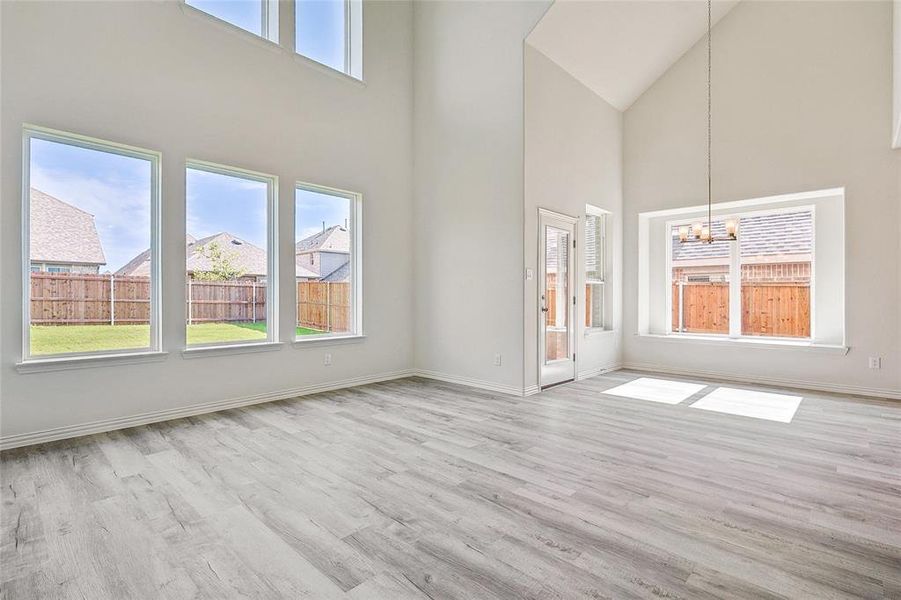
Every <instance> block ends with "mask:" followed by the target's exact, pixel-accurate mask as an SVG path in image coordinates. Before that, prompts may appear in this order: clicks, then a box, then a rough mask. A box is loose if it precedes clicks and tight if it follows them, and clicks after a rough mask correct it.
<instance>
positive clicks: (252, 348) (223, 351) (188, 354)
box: [181, 342, 284, 358]
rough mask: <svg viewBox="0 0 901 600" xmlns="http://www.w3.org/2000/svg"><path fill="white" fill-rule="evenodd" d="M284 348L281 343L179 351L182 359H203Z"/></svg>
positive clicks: (202, 347) (225, 345)
mask: <svg viewBox="0 0 901 600" xmlns="http://www.w3.org/2000/svg"><path fill="white" fill-rule="evenodd" d="M282 346H284V344H283V343H282V342H254V343H251V344H223V345H221V346H196V347H192V348H185V349H184V350H182V351H181V355H182V357H183V358H205V357H207V356H227V355H230V354H249V353H251V352H272V351H273V350H279V349H281V347H282Z"/></svg>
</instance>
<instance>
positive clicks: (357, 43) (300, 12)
mask: <svg viewBox="0 0 901 600" xmlns="http://www.w3.org/2000/svg"><path fill="white" fill-rule="evenodd" d="M294 6H295V8H294V20H295V22H294V25H295V42H294V44H295V49H296V50H297V52H298V53H299V54H302V55H303V56H306V57H307V58H310V59H312V60H315V61H316V62H318V63H321V64H323V65H326V66H328V67H331V68H332V69H335V70H337V71H341V72H343V73H346V74H348V75H351V76H353V77H356V78H357V79H361V78H362V65H361V62H362V60H361V59H362V48H361V45H362V31H361V29H362V11H363V3H362V1H361V0H297V1H296V2H295V5H294Z"/></svg>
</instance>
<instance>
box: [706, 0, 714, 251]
mask: <svg viewBox="0 0 901 600" xmlns="http://www.w3.org/2000/svg"><path fill="white" fill-rule="evenodd" d="M712 4H713V0H707V228H708V231H709V232H710V234H709V235H710V239H711V240H712V239H713V204H712V203H713V182H712V178H713V176H712V173H711V162H712V160H711V147H712V145H713V134H712V128H711V121H712V118H711V110H712V102H711V95H712V94H711V89H712V88H711V84H710V78H711V72H712V65H711V63H712V62H713V61H712V57H713V55H712V52H711V40H710V37H711V35H710V33H711V28H712V19H711V13H712V10H711V7H712Z"/></svg>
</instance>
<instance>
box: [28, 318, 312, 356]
mask: <svg viewBox="0 0 901 600" xmlns="http://www.w3.org/2000/svg"><path fill="white" fill-rule="evenodd" d="M187 333H188V343H189V344H209V343H211V342H214V341H218V340H221V339H223V338H228V339H232V340H244V341H259V340H264V339H266V325H265V323H198V324H197V325H188V332H187ZM320 333H322V332H321V331H319V330H317V329H308V328H306V327H298V328H297V335H315V334H320ZM148 339H150V325H65V326H58V325H53V326H50V325H32V327H31V353H32V354H35V355H40V354H59V353H65V352H97V351H100V350H105V349H107V348H123V349H132V348H146V347H147V340H148Z"/></svg>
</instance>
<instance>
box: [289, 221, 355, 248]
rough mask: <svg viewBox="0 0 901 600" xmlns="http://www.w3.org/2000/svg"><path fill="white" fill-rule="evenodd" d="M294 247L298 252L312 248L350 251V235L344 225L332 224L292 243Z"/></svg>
mask: <svg viewBox="0 0 901 600" xmlns="http://www.w3.org/2000/svg"><path fill="white" fill-rule="evenodd" d="M294 248H295V252H298V253H300V252H312V251H314V250H331V251H333V252H350V235H348V233H347V230H346V229H345V228H344V227H341V226H340V225H332V226H331V227H329V228H328V229H325V230H323V231H320V232H319V233H314V234H313V235H311V236H309V237H306V238H304V239H302V240H300V241H299V242H297V243H296V244H295V245H294Z"/></svg>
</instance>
